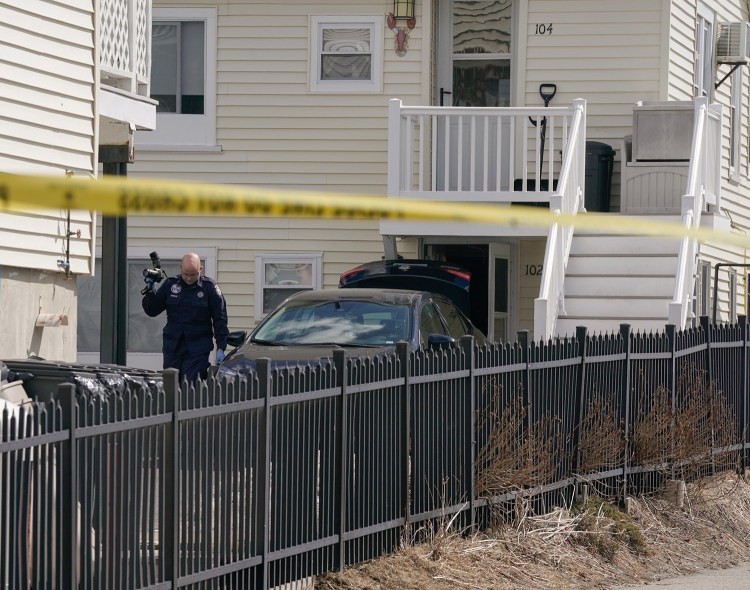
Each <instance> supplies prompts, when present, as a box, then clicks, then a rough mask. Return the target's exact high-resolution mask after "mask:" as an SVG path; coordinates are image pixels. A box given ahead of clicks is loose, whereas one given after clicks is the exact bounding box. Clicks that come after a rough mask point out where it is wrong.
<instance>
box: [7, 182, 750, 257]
mask: <svg viewBox="0 0 750 590" xmlns="http://www.w3.org/2000/svg"><path fill="white" fill-rule="evenodd" d="M457 198H460V195H457ZM30 208H44V209H83V210H92V211H99V212H101V213H102V214H104V215H113V216H122V215H127V214H130V213H139V214H195V215H258V216H272V217H286V216H293V217H318V218H336V219H412V220H425V221H427V220H432V221H459V222H466V223H484V224H488V223H489V224H498V225H508V226H515V227H518V226H525V227H550V226H552V225H553V224H555V223H559V224H561V225H571V226H574V227H575V228H577V229H580V230H586V231H592V232H597V233H616V234H624V235H630V234H636V235H648V236H661V237H669V238H682V237H686V236H687V237H691V238H693V239H696V240H698V241H699V242H703V243H713V244H725V245H729V246H737V247H739V248H743V249H747V248H750V237H747V236H744V235H740V234H737V233H732V232H726V231H716V230H713V229H710V228H693V229H690V228H686V227H684V226H683V225H682V224H681V223H679V222H666V221H657V220H652V219H642V218H638V217H633V216H624V215H606V214H601V213H579V214H577V215H570V214H563V213H561V214H556V213H553V212H550V211H549V210H548V209H546V208H541V207H521V206H498V205H487V204H480V203H463V202H462V203H456V202H451V203H447V202H440V201H428V200H422V199H406V198H387V197H377V196H364V195H343V194H329V193H322V192H305V191H291V190H278V189H269V188H258V187H235V186H227V185H216V184H202V183H191V182H177V181H173V180H152V179H143V178H122V177H112V176H106V177H103V178H99V179H97V180H90V179H84V178H64V177H50V176H25V175H15V174H3V173H0V211H23V210H28V209H30Z"/></svg>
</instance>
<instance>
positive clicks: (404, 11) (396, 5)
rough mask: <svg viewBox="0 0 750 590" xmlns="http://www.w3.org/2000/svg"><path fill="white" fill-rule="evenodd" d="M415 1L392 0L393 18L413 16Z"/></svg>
mask: <svg viewBox="0 0 750 590" xmlns="http://www.w3.org/2000/svg"><path fill="white" fill-rule="evenodd" d="M415 2H416V0H393V13H392V14H393V18H395V19H397V20H402V19H403V20H409V19H412V18H414V3H415ZM412 28H413V27H412Z"/></svg>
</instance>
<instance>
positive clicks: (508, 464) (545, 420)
mask: <svg viewBox="0 0 750 590" xmlns="http://www.w3.org/2000/svg"><path fill="white" fill-rule="evenodd" d="M494 407H497V406H494ZM528 412H529V408H528V406H525V405H524V402H523V399H522V398H521V397H520V396H518V397H516V398H515V399H513V400H511V402H510V403H509V404H508V405H507V406H505V408H504V409H503V410H502V413H500V414H497V413H495V412H490V413H489V415H487V416H484V419H485V420H487V421H488V422H489V424H488V425H487V424H484V423H483V424H482V425H481V426H482V427H483V428H484V427H487V426H489V431H490V434H489V436H488V439H487V442H486V444H485V445H484V446H483V447H482V448H481V449H480V451H479V453H478V454H477V457H476V461H475V468H476V473H477V475H476V482H475V485H476V489H477V492H478V494H480V495H482V496H484V497H492V496H495V495H498V494H500V493H504V492H509V491H513V490H520V489H524V488H528V487H534V486H539V485H543V484H545V483H550V482H552V481H553V480H554V478H555V474H556V472H557V469H558V467H559V465H560V462H561V461H562V456H561V451H562V437H561V435H560V433H559V427H558V424H559V420H558V419H557V417H556V416H551V415H549V414H546V415H544V416H543V417H541V418H540V419H539V420H537V421H536V422H534V423H532V424H531V425H528V415H529V414H528Z"/></svg>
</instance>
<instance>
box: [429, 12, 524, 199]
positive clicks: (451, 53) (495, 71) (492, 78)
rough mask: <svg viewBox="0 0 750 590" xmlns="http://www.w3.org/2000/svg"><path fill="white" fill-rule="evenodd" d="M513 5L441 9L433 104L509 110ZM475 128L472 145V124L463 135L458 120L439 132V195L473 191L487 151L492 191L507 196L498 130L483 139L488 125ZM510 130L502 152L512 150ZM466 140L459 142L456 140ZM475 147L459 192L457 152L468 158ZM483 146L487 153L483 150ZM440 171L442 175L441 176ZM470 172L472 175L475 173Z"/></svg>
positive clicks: (492, 127) (464, 167) (466, 125)
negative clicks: (500, 171)
mask: <svg viewBox="0 0 750 590" xmlns="http://www.w3.org/2000/svg"><path fill="white" fill-rule="evenodd" d="M512 13H513V3H512V1H511V0H485V1H481V0H479V1H476V0H448V1H447V2H441V3H440V12H439V30H438V85H437V96H436V97H435V102H436V103H437V104H438V105H440V106H465V107H507V106H510V104H511V99H510V97H511V30H512ZM479 123H480V124H478V125H477V126H476V135H475V136H474V139H473V141H471V140H470V137H469V134H470V133H471V127H472V125H471V123H470V121H468V120H466V121H464V124H463V126H461V128H460V131H459V124H458V120H457V119H452V120H451V123H450V125H449V126H448V127H449V128H448V129H446V128H445V126H444V125H441V126H440V127H439V129H438V158H437V162H438V164H437V165H438V167H439V169H438V170H437V171H436V172H437V180H438V190H454V191H455V190H469V188H470V186H471V185H470V182H471V181H470V176H471V173H472V172H473V173H474V175H475V176H476V177H478V178H482V177H483V176H484V170H481V167H482V166H484V151H485V149H488V150H489V152H490V153H489V154H488V158H487V159H488V162H489V166H488V170H487V178H488V182H490V184H491V185H493V186H488V187H487V188H488V190H498V188H499V189H500V190H507V189H508V178H507V175H506V174H504V175H502V176H501V179H500V184H501V186H500V187H496V186H494V184H495V182H496V180H495V179H496V167H497V145H496V143H497V139H496V138H497V126H496V125H495V124H494V123H492V124H491V125H490V126H489V129H488V130H487V135H488V137H487V138H485V137H484V133H485V130H484V122H483V121H480V122H479ZM509 130H510V126H509V124H507V125H506V124H504V125H503V128H502V129H501V134H500V137H501V146H502V148H501V149H502V152H503V153H505V154H507V153H508V151H507V149H508V148H509V147H510V133H509ZM459 133H461V135H462V136H463V137H462V138H461V141H459V138H458V134H459ZM471 143H473V146H474V153H475V157H474V161H473V162H472V161H471V159H470V158H469V157H463V158H462V159H461V163H462V182H461V184H462V186H461V187H459V186H458V160H459V159H458V157H457V156H458V154H457V150H458V149H459V146H463V148H462V149H463V150H464V152H465V153H466V154H468V153H469V149H470V145H471ZM485 145H487V146H488V147H487V148H485ZM446 149H447V150H449V154H448V156H449V162H450V163H452V165H451V164H449V165H448V166H449V170H448V174H447V182H446V174H445V170H444V167H445V150H446ZM440 167H442V168H443V169H442V170H441V169H440ZM472 167H473V168H474V170H472Z"/></svg>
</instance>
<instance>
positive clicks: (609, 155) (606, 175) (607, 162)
mask: <svg viewBox="0 0 750 590" xmlns="http://www.w3.org/2000/svg"><path fill="white" fill-rule="evenodd" d="M614 161H615V150H613V149H612V146H609V145H607V144H606V143H601V142H599V141H587V142H586V192H585V195H584V204H585V206H586V211H609V198H610V193H611V192H612V168H613V166H614Z"/></svg>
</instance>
